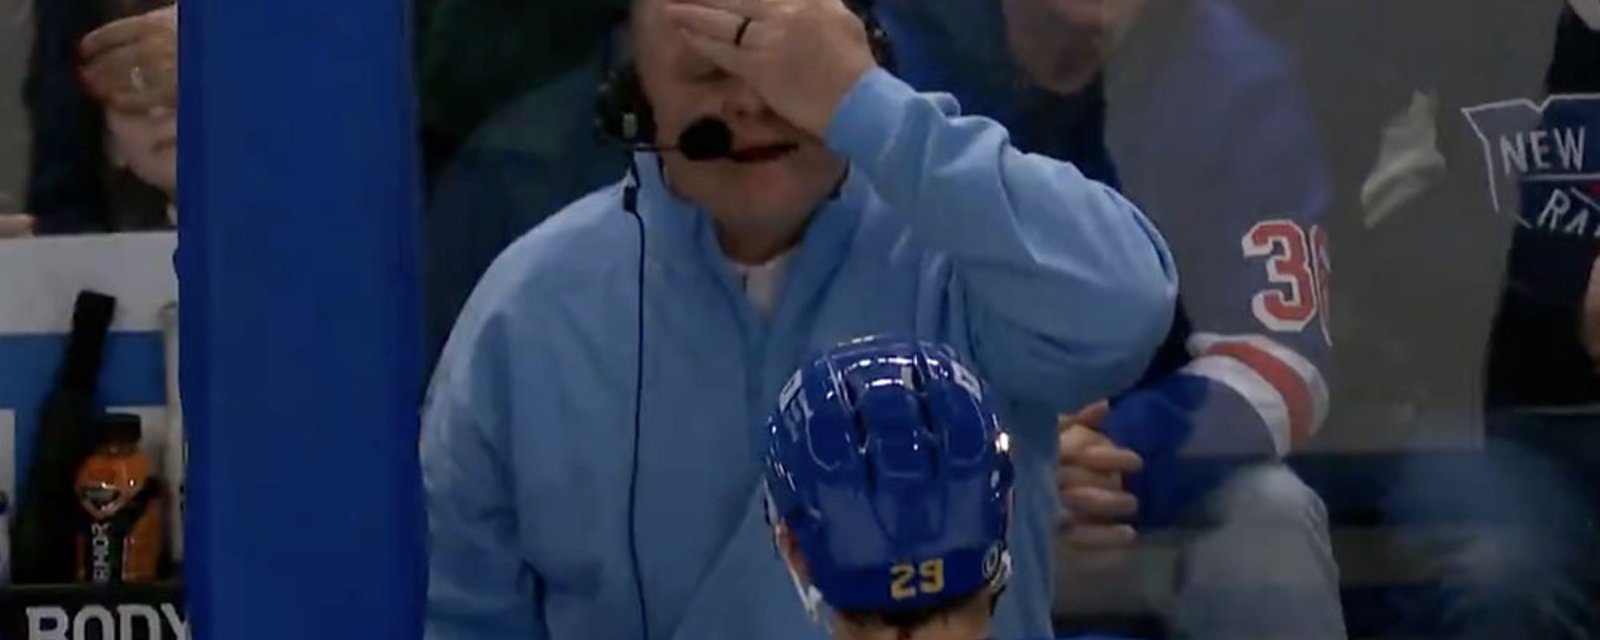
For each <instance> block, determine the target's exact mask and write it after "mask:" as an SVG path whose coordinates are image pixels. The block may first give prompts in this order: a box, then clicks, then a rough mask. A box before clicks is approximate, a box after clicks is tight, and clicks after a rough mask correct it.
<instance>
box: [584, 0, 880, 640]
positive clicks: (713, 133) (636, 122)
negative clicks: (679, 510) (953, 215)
mask: <svg viewBox="0 0 1600 640" xmlns="http://www.w3.org/2000/svg"><path fill="white" fill-rule="evenodd" d="M844 2H845V4H846V5H847V6H849V7H850V9H851V10H852V11H853V12H854V13H855V14H856V16H857V17H858V18H860V20H861V23H862V26H864V27H865V28H866V31H867V44H868V46H869V47H870V48H871V49H872V56H873V58H874V59H876V60H877V62H878V66H880V67H883V68H884V69H888V70H889V71H891V72H893V71H894V69H895V57H894V47H893V45H892V44H891V43H890V41H889V34H888V32H887V31H886V30H885V29H884V28H883V26H882V24H880V23H879V21H878V19H877V18H876V17H875V16H874V15H873V13H872V0H844ZM619 48H620V47H618V46H617V45H616V44H615V43H612V44H611V45H610V48H608V49H607V51H606V53H607V56H606V57H607V59H608V60H609V58H610V56H611V53H612V52H613V51H615V50H617V49H619ZM607 67H608V70H607V72H606V76H605V79H604V80H603V81H602V82H601V83H600V86H599V87H598V89H597V91H596V96H595V104H594V126H595V129H596V130H597V131H598V133H600V134H601V135H602V136H603V137H604V138H606V139H609V140H610V141H612V142H614V143H617V144H620V145H622V146H623V147H624V148H625V149H626V150H627V153H628V176H627V179H626V180H625V181H624V183H623V190H622V208H623V210H624V211H626V212H627V213H628V215H630V216H632V217H633V221H634V223H635V224H636V225H637V226H638V229H639V264H638V278H639V287H638V299H637V300H636V302H637V304H638V305H639V307H638V308H639V316H638V322H637V323H636V325H635V327H636V333H635V336H634V339H635V341H636V342H635V343H634V344H635V352H634V353H635V354H636V359H635V363H634V372H633V446H632V448H631V449H632V452H631V456H632V462H631V464H630V465H629V467H628V559H629V561H630V562H631V563H632V569H633V592H634V596H635V597H636V598H637V599H638V603H639V630H640V634H641V635H640V638H642V639H643V640H650V616H649V612H648V609H647V608H646V604H645V597H644V578H643V577H642V576H641V575H640V565H639V545H638V544H637V537H636V535H635V533H636V531H637V529H638V525H637V518H636V515H637V512H638V495H639V442H640V425H641V424H642V422H643V417H644V414H643V408H644V339H645V334H644V275H645V228H644V218H642V217H640V215H639V180H640V177H639V168H638V166H637V164H636V162H635V160H634V158H633V154H634V152H636V151H651V152H657V153H659V152H662V151H676V152H678V153H681V154H683V156H684V157H685V158H687V159H689V160H691V161H696V162H706V161H711V160H718V159H721V158H724V157H727V156H728V155H729V154H730V153H732V152H733V130H732V129H731V128H729V127H728V123H727V122H726V121H725V120H723V119H722V118H719V117H717V116H714V115H705V116H701V117H700V118H698V119H696V120H695V121H693V122H691V123H690V124H689V125H688V126H687V127H684V130H683V131H682V132H681V133H679V134H678V139H677V141H676V143H675V144H672V145H666V146H663V145H660V144H659V143H658V142H657V136H658V135H659V132H658V131H657V129H656V119H655V114H654V112H653V110H652V109H651V107H650V100H649V98H648V97H647V96H646V95H645V92H644V85H643V84H642V83H640V81H639V71H638V68H637V66H636V65H634V64H633V62H632V61H631V60H628V61H626V62H624V63H623V64H621V65H616V66H613V65H611V64H609V63H608V64H607Z"/></svg>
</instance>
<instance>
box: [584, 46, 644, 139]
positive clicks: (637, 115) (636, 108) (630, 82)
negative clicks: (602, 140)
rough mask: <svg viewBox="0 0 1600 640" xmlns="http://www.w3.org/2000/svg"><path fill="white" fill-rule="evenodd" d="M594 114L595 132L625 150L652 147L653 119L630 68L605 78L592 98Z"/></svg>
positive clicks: (629, 66) (625, 66)
mask: <svg viewBox="0 0 1600 640" xmlns="http://www.w3.org/2000/svg"><path fill="white" fill-rule="evenodd" d="M594 112H595V128H596V129H598V130H599V131H600V133H601V134H604V135H605V136H606V137H608V138H611V139H612V140H616V141H618V142H621V143H623V144H626V145H629V146H641V145H651V144H655V142H656V123H655V118H654V116H653V115H652V114H651V110H650V103H649V101H648V100H646V99H645V96H644V88H643V87H642V86H640V84H639V74H638V72H637V71H635V70H634V66H633V65H632V64H626V65H623V66H621V67H619V68H617V69H614V70H612V71H611V72H609V73H608V74H607V75H606V79H605V81H603V82H601V83H600V88H599V91H598V92H597V93H596V96H595V109H594Z"/></svg>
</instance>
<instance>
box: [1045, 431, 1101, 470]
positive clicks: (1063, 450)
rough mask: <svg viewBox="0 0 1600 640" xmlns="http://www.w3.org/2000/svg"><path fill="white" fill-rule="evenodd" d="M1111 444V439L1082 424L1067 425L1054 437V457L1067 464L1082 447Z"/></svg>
mask: <svg viewBox="0 0 1600 640" xmlns="http://www.w3.org/2000/svg"><path fill="white" fill-rule="evenodd" d="M1111 444H1112V442H1111V439H1110V438H1107V437H1106V436H1105V434H1103V433H1100V432H1098V431H1095V430H1093V429H1090V428H1088V427H1085V426H1082V425H1078V426H1075V427H1069V428H1068V429H1067V430H1065V431H1062V432H1061V433H1060V435H1058V436H1057V437H1056V458H1057V459H1058V460H1059V461H1060V462H1061V463H1062V464H1068V463H1070V462H1071V461H1072V460H1074V459H1076V458H1075V457H1076V456H1077V455H1078V453H1080V452H1082V451H1083V450H1084V449H1087V448H1089V447H1092V446H1096V445H1111Z"/></svg>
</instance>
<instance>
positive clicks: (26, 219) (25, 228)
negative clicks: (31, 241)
mask: <svg viewBox="0 0 1600 640" xmlns="http://www.w3.org/2000/svg"><path fill="white" fill-rule="evenodd" d="M31 235H33V216H30V215H28V214H26V213H0V238H18V237H22V236H31Z"/></svg>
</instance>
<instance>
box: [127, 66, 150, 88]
mask: <svg viewBox="0 0 1600 640" xmlns="http://www.w3.org/2000/svg"><path fill="white" fill-rule="evenodd" d="M128 84H129V85H130V86H132V87H133V90H134V91H135V92H137V93H144V92H146V91H149V90H150V85H149V84H147V83H146V82H145V79H144V67H143V66H140V65H133V68H132V69H129V70H128Z"/></svg>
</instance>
